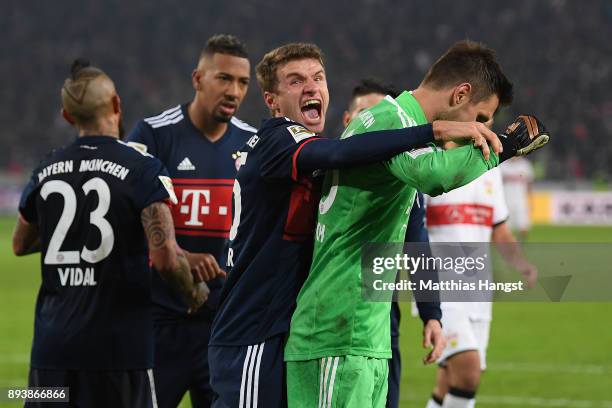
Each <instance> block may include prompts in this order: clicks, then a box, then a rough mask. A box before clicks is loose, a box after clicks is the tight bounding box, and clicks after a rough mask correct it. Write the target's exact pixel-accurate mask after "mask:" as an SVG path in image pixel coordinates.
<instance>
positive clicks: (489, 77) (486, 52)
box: [423, 40, 513, 106]
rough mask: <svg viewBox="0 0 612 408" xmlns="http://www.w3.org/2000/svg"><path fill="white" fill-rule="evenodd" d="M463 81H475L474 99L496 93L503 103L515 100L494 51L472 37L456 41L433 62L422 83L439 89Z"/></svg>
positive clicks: (480, 98) (510, 85)
mask: <svg viewBox="0 0 612 408" xmlns="http://www.w3.org/2000/svg"><path fill="white" fill-rule="evenodd" d="M463 82H468V83H470V84H471V85H472V102H480V101H482V100H484V99H486V98H488V97H490V96H491V95H493V94H495V95H497V96H498V97H499V104H500V105H501V106H503V105H509V104H510V103H512V98H513V93H512V83H511V82H510V80H508V78H507V77H506V75H505V74H504V73H503V71H502V69H501V67H500V65H499V63H498V62H497V59H496V56H495V51H493V50H492V49H490V48H488V47H486V46H485V45H484V44H481V43H477V42H474V41H470V40H462V41H459V42H457V43H455V44H454V45H453V46H452V47H450V48H449V49H448V50H447V51H446V52H445V53H444V55H442V56H441V57H440V58H439V59H438V60H437V61H436V62H435V63H434V64H433V65H432V66H431V68H430V69H429V72H427V74H426V75H425V79H424V80H423V85H425V86H429V87H431V88H433V89H436V90H439V89H444V88H447V87H451V86H456V85H459V84H460V83H463Z"/></svg>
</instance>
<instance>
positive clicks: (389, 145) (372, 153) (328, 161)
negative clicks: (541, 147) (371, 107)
mask: <svg viewBox="0 0 612 408" xmlns="http://www.w3.org/2000/svg"><path fill="white" fill-rule="evenodd" d="M451 140H452V141H462V140H471V141H473V143H474V146H476V147H478V148H480V149H482V152H483V154H484V156H485V158H487V159H488V158H489V146H488V144H487V141H488V142H490V143H491V145H492V147H493V150H494V151H495V152H496V153H498V152H499V151H500V150H501V143H500V141H499V139H498V138H497V135H496V134H495V133H493V132H492V131H491V130H489V129H488V128H487V127H486V126H484V125H483V124H482V123H478V122H451V121H435V122H434V123H433V125H431V124H428V125H421V126H414V127H407V128H403V129H391V130H379V131H374V132H368V133H363V134H360V135H359V137H348V138H345V139H322V138H313V139H310V140H307V141H306V142H305V143H304V144H303V145H302V146H300V149H299V150H298V151H297V152H296V154H297V160H296V164H297V168H298V171H300V172H303V171H311V170H316V169H342V168H347V167H355V166H361V165H366V164H373V163H377V162H380V161H383V160H389V159H391V158H392V157H394V156H396V155H397V154H399V153H401V152H405V151H409V150H412V149H415V148H418V147H425V146H426V145H427V144H428V143H432V142H439V143H444V142H448V141H451Z"/></svg>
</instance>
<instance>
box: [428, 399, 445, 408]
mask: <svg viewBox="0 0 612 408" xmlns="http://www.w3.org/2000/svg"><path fill="white" fill-rule="evenodd" d="M425 408H442V405H440V404H438V403H437V402H436V401H434V399H433V398H430V399H429V401H427V405H425Z"/></svg>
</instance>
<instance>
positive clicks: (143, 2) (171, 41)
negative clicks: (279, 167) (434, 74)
mask: <svg viewBox="0 0 612 408" xmlns="http://www.w3.org/2000/svg"><path fill="white" fill-rule="evenodd" d="M0 33H1V35H2V38H3V45H2V47H1V48H0V78H2V86H1V87H0V100H1V101H2V109H1V110H0V122H1V123H2V124H3V126H2V127H1V128H0V146H1V148H0V186H1V187H0V211H3V212H7V211H8V212H10V211H12V210H13V209H14V202H15V199H16V195H18V194H19V192H18V190H19V188H20V187H21V185H22V184H23V180H24V175H26V174H27V173H28V172H29V171H30V169H31V168H32V167H33V166H34V165H35V164H37V163H38V161H39V160H40V159H41V157H43V155H44V154H45V153H46V152H47V151H49V150H50V149H51V148H53V147H56V146H59V145H63V144H66V143H67V142H69V141H70V140H72V138H73V137H74V131H73V130H72V129H71V128H70V127H68V126H67V125H66V123H65V122H64V121H63V120H62V119H61V118H60V116H59V114H58V112H59V109H60V97H59V94H60V93H59V90H60V87H61V84H62V83H63V80H64V78H65V77H66V76H67V75H68V72H69V67H70V64H71V62H72V61H73V59H74V58H76V57H81V56H83V57H87V58H89V59H90V60H91V61H92V62H93V63H94V64H97V65H99V66H101V67H102V68H103V69H104V70H106V71H107V72H108V73H109V74H110V76H111V77H112V78H113V79H114V80H115V82H116V84H117V86H118V89H119V92H120V95H121V97H122V101H123V109H124V114H125V117H124V123H125V126H126V130H129V129H131V127H132V126H133V125H134V123H135V122H136V120H138V119H139V118H142V117H144V116H150V115H152V114H154V113H156V112H159V111H161V110H163V109H165V108H168V107H171V106H175V105H176V104H178V103H181V102H186V101H188V100H190V99H191V97H192V93H193V91H192V88H191V83H190V74H191V70H192V69H193V68H194V66H195V64H196V62H197V58H198V55H199V52H200V50H201V48H202V47H203V45H204V44H205V42H206V39H207V38H208V37H209V36H211V35H212V34H214V33H232V34H235V35H237V36H238V37H240V38H241V39H242V40H243V41H245V42H246V44H247V46H248V49H249V52H250V55H251V61H252V67H254V66H255V64H256V63H257V62H258V61H259V60H260V59H261V57H262V56H263V54H264V53H265V52H266V51H269V50H270V49H272V48H273V47H276V46H278V45H281V44H283V43H286V42H290V41H308V42H315V43H316V44H318V45H319V46H320V47H321V48H322V49H323V51H324V53H325V56H326V67H327V71H328V80H329V87H330V93H331V104H330V109H329V112H328V115H327V118H328V125H327V127H326V129H327V130H326V132H327V134H328V135H335V134H339V133H340V131H341V123H340V118H341V114H342V111H343V109H344V108H345V105H346V103H347V100H348V98H349V96H350V91H351V89H352V87H353V86H354V85H355V83H356V82H357V81H358V80H359V79H361V78H363V77H366V76H376V77H379V78H381V79H383V80H386V81H388V82H392V83H393V84H395V85H396V86H397V87H398V88H400V89H412V88H414V87H416V86H417V85H418V84H419V82H420V80H421V79H422V77H423V75H424V74H425V72H426V70H427V68H428V67H429V66H430V64H431V63H432V62H434V61H435V59H436V58H437V57H438V56H439V55H441V54H442V53H443V52H444V51H445V50H446V49H447V48H448V47H449V46H450V45H451V44H452V43H453V42H455V41H457V40H459V39H463V38H470V39H473V40H477V41H481V42H483V43H485V44H487V45H488V46H490V47H492V48H494V49H495V50H496V51H497V53H498V56H499V59H500V61H501V64H502V66H503V68H504V69H505V71H506V73H507V75H508V76H509V78H510V79H511V80H512V81H513V82H514V84H515V102H514V104H513V105H512V107H510V108H507V109H505V110H503V111H501V112H500V113H499V114H498V115H497V118H496V128H497V129H498V130H500V129H501V128H502V126H503V125H504V124H506V123H507V122H508V121H509V120H511V119H512V118H513V117H514V116H516V115H517V114H519V113H522V112H529V113H535V114H536V115H537V116H538V117H540V118H541V120H542V121H543V122H544V123H545V124H546V125H547V126H548V128H549V130H550V131H551V132H552V134H553V136H554V143H552V144H551V145H550V146H549V147H548V148H547V149H545V150H543V151H541V152H538V154H537V155H534V156H532V157H533V160H534V162H533V164H534V166H535V175H536V182H538V184H536V187H538V185H539V186H540V189H542V188H544V189H548V190H550V189H553V190H554V189H558V187H560V188H561V189H572V190H575V189H580V190H593V189H597V190H606V189H609V188H610V185H611V183H612V143H611V140H610V139H611V136H612V92H610V91H611V90H612V57H611V56H612V41H611V40H610V39H611V38H612V2H610V1H607V0H590V1H584V2H583V1H568V0H539V1H535V0H519V1H512V2H506V1H501V0H495V1H491V0H470V1H464V2H457V1H453V0H435V1H404V0H403V1H399V0H397V1H396V0H384V1H383V0H357V1H321V0H312V1H302V2H294V3H287V4H281V3H279V2H278V1H272V0H263V1H262V0H258V1H252V2H241V1H233V0H227V1H216V0H213V1H210V0H209V1H201V0H200V1H197V0H182V1H181V2H180V3H177V2H175V1H169V0H159V1H147V0H132V1H130V2H129V3H126V2H124V1H120V0H106V1H81V0H79V1H77V0H62V1H59V2H49V1H17V0H5V1H3V10H2V13H1V14H0ZM266 114H267V112H266V110H265V108H264V104H263V101H262V98H261V93H260V91H259V89H258V87H257V84H256V81H255V80H254V73H253V81H252V83H251V86H250V89H249V93H248V95H247V98H246V100H245V102H244V103H243V105H242V107H241V109H240V110H239V112H238V117H240V118H241V119H243V120H245V121H247V122H249V123H250V124H252V125H254V126H258V125H259V123H260V121H261V119H262V118H264V117H265V116H266ZM546 182H556V184H554V183H553V184H552V185H551V184H546ZM542 183H544V184H542ZM15 185H18V186H19V188H15ZM549 201H550V200H549ZM553 201H554V200H553ZM561 201H563V202H562V203H560V204H559V205H557V207H559V208H563V206H564V205H565V204H566V201H568V200H561ZM569 201H570V202H571V201H572V200H569ZM606 203H607V202H606ZM607 204H611V205H608V206H606V205H604V206H603V207H601V205H599V207H601V208H599V207H598V206H597V205H596V206H595V207H597V208H593V211H592V212H595V213H601V214H599V218H596V219H595V221H597V219H604V220H605V221H606V222H612V202H610V203H607ZM554 205H555V204H554V203H553V204H550V203H549V204H548V206H549V207H550V206H554ZM583 210H584V209H582V208H572V209H571V211H570V212H584V211H583ZM555 211H556V210H555V209H554V208H550V209H545V212H549V213H553V212H555ZM561 213H563V212H562V211H561ZM570 215H571V214H570ZM543 216H544V217H545V218H544V221H547V220H548V218H554V217H553V216H552V215H551V216H547V215H543ZM546 217H548V218H546ZM573 222H576V221H575V220H574V221H573Z"/></svg>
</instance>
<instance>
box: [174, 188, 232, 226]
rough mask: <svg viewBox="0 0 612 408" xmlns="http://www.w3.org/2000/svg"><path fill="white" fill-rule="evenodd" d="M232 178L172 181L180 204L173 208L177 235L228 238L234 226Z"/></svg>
mask: <svg viewBox="0 0 612 408" xmlns="http://www.w3.org/2000/svg"><path fill="white" fill-rule="evenodd" d="M233 182H234V180H230V179H227V180H226V179H173V184H174V189H175V190H176V193H177V196H178V198H179V203H178V205H176V206H173V207H172V215H173V218H174V224H175V227H176V232H177V234H178V235H198V236H211V237H227V236H228V234H229V229H230V226H231V223H232V220H231V214H230V212H231V205H232V186H233Z"/></svg>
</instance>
